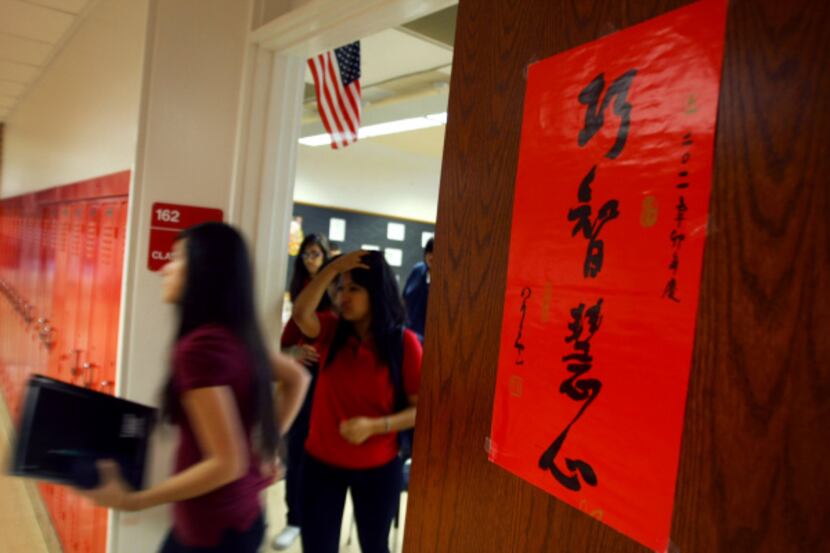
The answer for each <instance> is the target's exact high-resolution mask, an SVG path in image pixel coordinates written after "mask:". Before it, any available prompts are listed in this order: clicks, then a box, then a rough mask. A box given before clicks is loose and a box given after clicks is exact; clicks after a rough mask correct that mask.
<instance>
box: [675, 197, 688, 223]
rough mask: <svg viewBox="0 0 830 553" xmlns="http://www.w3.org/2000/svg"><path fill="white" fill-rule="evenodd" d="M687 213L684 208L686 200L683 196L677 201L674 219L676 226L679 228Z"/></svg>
mask: <svg viewBox="0 0 830 553" xmlns="http://www.w3.org/2000/svg"><path fill="white" fill-rule="evenodd" d="M687 211H689V208H688V207H686V199H685V198H684V197H683V196H680V199H679V200H678V201H677V218H675V221H677V224H678V226H680V225H681V224H682V223H683V221H684V220H685V219H686V212H687Z"/></svg>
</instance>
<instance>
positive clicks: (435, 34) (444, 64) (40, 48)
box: [0, 0, 457, 157]
mask: <svg viewBox="0 0 830 553" xmlns="http://www.w3.org/2000/svg"><path fill="white" fill-rule="evenodd" d="M96 1H97V0H0V122H3V121H4V120H5V119H6V118H7V117H8V115H9V114H10V113H11V111H12V109H13V108H14V106H15V105H16V104H17V102H19V101H20V100H21V99H22V98H23V96H24V95H25V94H26V93H27V91H28V90H29V88H30V87H31V86H32V85H33V84H34V83H35V82H36V81H37V79H38V78H39V76H40V75H41V73H43V71H44V70H45V68H46V67H47V66H48V65H49V63H50V62H51V60H52V59H54V57H55V56H56V55H57V54H58V52H59V51H60V50H61V48H62V47H63V45H64V44H65V43H66V42H67V41H68V40H69V39H70V37H71V36H72V34H73V33H74V31H75V30H76V29H77V28H78V26H79V25H80V23H81V22H82V21H83V19H84V17H85V16H86V15H87V13H88V12H89V11H90V10H91V8H92V7H93V6H94V4H95V3H96ZM456 12H457V6H452V7H450V8H447V9H444V10H441V11H439V12H436V13H434V14H431V15H428V16H426V17H423V18H421V19H418V20H415V21H412V22H410V23H407V24H405V25H402V26H401V27H397V28H394V29H388V30H385V31H382V32H380V33H377V34H375V35H372V36H369V37H365V38H363V39H361V59H362V68H361V71H362V75H361V85H362V90H363V121H364V125H368V124H374V123H380V122H385V121H389V120H394V119H402V118H406V117H415V116H419V115H426V114H428V113H436V112H440V111H446V102H447V97H448V87H449V80H450V64H451V62H452V53H453V52H452V47H453V39H454V34H455V20H456ZM311 82H312V81H311V75H310V73H307V75H306V83H307V84H306V99H305V105H304V114H303V136H307V135H308V134H317V133H320V132H322V125H321V123H320V120H319V116H318V114H317V107H316V99H315V97H314V87H313V86H312V85H311V84H310V83H311ZM407 135H408V136H407ZM368 140H374V141H377V142H378V143H382V144H387V145H389V146H390V147H394V148H397V149H401V150H402V151H408V152H411V153H419V154H420V155H429V156H431V157H440V155H441V150H442V147H443V127H441V128H440V129H439V130H434V131H432V132H417V131H415V132H410V133H402V134H400V135H393V136H387V137H377V138H372V139H368Z"/></svg>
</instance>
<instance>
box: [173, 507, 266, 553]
mask: <svg viewBox="0 0 830 553" xmlns="http://www.w3.org/2000/svg"><path fill="white" fill-rule="evenodd" d="M264 536H265V520H264V519H263V516H262V515H259V517H257V519H256V521H255V522H254V524H253V526H251V528H250V529H249V530H246V531H244V532H237V531H236V530H228V531H226V532H225V535H224V536H223V537H222V541H221V542H220V543H219V545H217V546H215V547H188V546H187V545H184V544H182V543H179V541H178V540H177V539H176V537H175V536H174V535H173V531H172V530H171V531H170V533H169V534H168V535H167V539H166V540H164V545H162V546H161V549H159V553H257V551H259V546H260V545H262V538H263V537H264Z"/></svg>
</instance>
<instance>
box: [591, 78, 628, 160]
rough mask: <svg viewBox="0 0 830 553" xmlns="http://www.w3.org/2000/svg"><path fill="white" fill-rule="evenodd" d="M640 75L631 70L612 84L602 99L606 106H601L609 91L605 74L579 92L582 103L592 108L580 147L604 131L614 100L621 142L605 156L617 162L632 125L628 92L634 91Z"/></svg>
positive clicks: (615, 144) (603, 104) (618, 134)
mask: <svg viewBox="0 0 830 553" xmlns="http://www.w3.org/2000/svg"><path fill="white" fill-rule="evenodd" d="M636 74H637V70H636V69H629V70H628V71H626V72H625V73H623V74H622V75H621V76H620V77H618V78H617V79H616V80H615V81H614V82H613V83H611V86H610V87H608V91H607V92H606V93H605V98H603V100H602V105H599V99H600V96H601V95H602V90H603V89H604V88H605V74H604V73H600V74H599V75H597V76H596V77H595V78H594V80H593V81H591V82H590V83H589V84H588V86H586V87H585V88H584V89H582V92H580V93H579V103H580V104H585V105H586V106H588V109H587V110H586V111H585V126H584V127H583V128H582V129H581V130H580V131H579V137H578V144H579V146H580V148H581V147H583V146H585V144H587V143H588V141H589V140H591V138H593V137H594V135H595V134H597V132H599V130H600V129H601V128H602V125H603V124H604V123H605V110H606V108H607V107H608V104H610V103H611V99H614V113H615V114H616V115H618V116H619V117H620V129H619V130H618V131H617V140H616V141H615V142H614V145H613V146H612V147H611V149H610V150H608V152H607V153H606V154H605V157H607V158H608V159H616V158H617V156H619V155H620V153H622V151H623V148H624V147H625V141H626V140H627V139H628V129H629V125H630V123H631V104H629V103H628V101H627V100H628V90H629V89H630V88H631V83H632V81H633V80H634V76H635V75H636ZM598 105H599V107H598Z"/></svg>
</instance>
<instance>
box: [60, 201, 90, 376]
mask: <svg viewBox="0 0 830 553" xmlns="http://www.w3.org/2000/svg"><path fill="white" fill-rule="evenodd" d="M84 208H85V206H84V205H83V204H82V203H74V204H71V205H70V207H69V212H70V225H69V236H68V242H67V260H66V273H65V277H64V278H65V279H66V280H65V282H64V286H65V288H64V290H63V299H64V303H63V313H62V314H61V319H62V325H61V326H62V328H61V330H62V335H63V340H62V349H61V360H62V361H63V363H62V365H61V367H60V372H59V374H58V377H59V378H61V379H62V380H66V381H67V382H74V383H78V381H79V377H80V376H81V365H82V363H83V361H82V353H83V352H82V351H81V350H80V349H79V348H78V342H77V334H78V331H77V326H78V312H79V310H80V291H81V269H82V262H83V253H84V251H83V245H84V223H85V215H86V210H85V209H84Z"/></svg>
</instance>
